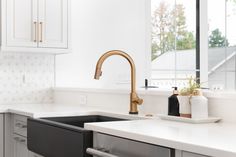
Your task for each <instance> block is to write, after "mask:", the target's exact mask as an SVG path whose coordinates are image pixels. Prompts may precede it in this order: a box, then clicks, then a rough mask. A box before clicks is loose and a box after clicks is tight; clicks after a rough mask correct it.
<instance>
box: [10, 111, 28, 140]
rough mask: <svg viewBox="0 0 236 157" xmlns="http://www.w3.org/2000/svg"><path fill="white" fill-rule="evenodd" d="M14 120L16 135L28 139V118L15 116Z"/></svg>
mask: <svg viewBox="0 0 236 157" xmlns="http://www.w3.org/2000/svg"><path fill="white" fill-rule="evenodd" d="M13 120H14V123H13V125H14V126H13V127H14V133H15V134H18V135H21V136H24V137H27V117H25V116H20V115H14V116H13Z"/></svg>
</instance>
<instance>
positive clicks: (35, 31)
mask: <svg viewBox="0 0 236 157" xmlns="http://www.w3.org/2000/svg"><path fill="white" fill-rule="evenodd" d="M34 42H37V22H34Z"/></svg>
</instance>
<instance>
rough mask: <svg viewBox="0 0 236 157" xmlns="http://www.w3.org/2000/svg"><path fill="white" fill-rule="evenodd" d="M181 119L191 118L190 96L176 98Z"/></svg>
mask: <svg viewBox="0 0 236 157" xmlns="http://www.w3.org/2000/svg"><path fill="white" fill-rule="evenodd" d="M178 100H179V113H180V116H181V117H187V118H191V105H190V96H181V95H180V96H178Z"/></svg>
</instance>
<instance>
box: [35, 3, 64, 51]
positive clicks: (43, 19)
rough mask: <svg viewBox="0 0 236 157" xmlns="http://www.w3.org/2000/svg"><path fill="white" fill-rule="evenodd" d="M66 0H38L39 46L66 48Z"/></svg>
mask: <svg viewBox="0 0 236 157" xmlns="http://www.w3.org/2000/svg"><path fill="white" fill-rule="evenodd" d="M67 5H68V3H67V0H39V7H38V8H39V10H38V11H39V15H38V16H39V31H40V34H39V38H40V39H39V47H43V48H67V46H68V44H67V41H68V37H67V30H68V26H67V23H68V22H67V20H68V10H67V9H68V6H67Z"/></svg>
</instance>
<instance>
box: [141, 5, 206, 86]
mask: <svg viewBox="0 0 236 157" xmlns="http://www.w3.org/2000/svg"><path fill="white" fill-rule="evenodd" d="M207 4H208V3H207V0H196V68H195V70H196V77H197V78H199V80H198V82H199V83H200V82H204V85H205V86H208V83H207V82H208V13H207ZM151 5H152V4H151V0H147V1H146V2H145V7H146V38H145V39H146V41H145V43H146V46H145V47H146V50H147V55H146V61H147V64H146V67H145V68H146V74H145V78H148V79H151V73H152V66H151V46H150V45H151V40H152V39H151V32H152V26H151V22H150V21H151ZM204 52H205V53H204Z"/></svg>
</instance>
